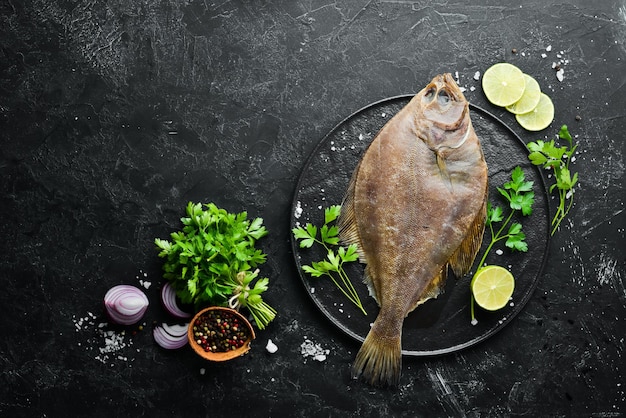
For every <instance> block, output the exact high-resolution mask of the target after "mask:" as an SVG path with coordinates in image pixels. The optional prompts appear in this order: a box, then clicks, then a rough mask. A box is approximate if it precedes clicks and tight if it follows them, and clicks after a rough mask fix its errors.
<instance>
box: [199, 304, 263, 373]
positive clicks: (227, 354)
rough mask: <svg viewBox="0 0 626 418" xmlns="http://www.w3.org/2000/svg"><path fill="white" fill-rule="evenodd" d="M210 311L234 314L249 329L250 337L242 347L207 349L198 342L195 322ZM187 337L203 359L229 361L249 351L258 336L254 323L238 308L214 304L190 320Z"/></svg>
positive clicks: (240, 323) (226, 314)
mask: <svg viewBox="0 0 626 418" xmlns="http://www.w3.org/2000/svg"><path fill="white" fill-rule="evenodd" d="M210 311H220V312H223V313H224V315H225V316H234V317H235V318H237V320H238V321H239V325H240V326H244V327H245V328H246V329H247V334H248V335H247V337H248V338H247V339H246V340H245V341H244V343H243V345H242V346H241V347H238V348H236V349H231V350H228V351H205V349H204V348H203V347H202V346H201V345H200V344H198V342H197V341H196V336H195V335H194V329H193V327H194V324H196V322H197V321H198V319H199V318H200V317H202V316H203V315H205V314H207V313H208V312H210ZM187 337H188V338H189V345H190V346H191V348H193V351H195V352H196V353H197V354H198V355H199V356H200V357H202V358H203V359H205V360H210V361H227V360H231V359H234V358H236V357H239V356H243V355H244V354H246V353H247V352H248V351H250V343H251V342H252V340H254V339H255V338H256V335H255V334H254V329H253V328H252V324H251V323H250V321H248V320H247V319H246V317H244V316H243V315H242V314H240V313H239V312H237V311H236V310H234V309H230V308H224V307H221V306H212V307H209V308H205V309H203V310H201V311H200V312H198V313H197V314H196V315H195V316H194V317H193V319H192V320H191V322H189V329H188V330H187Z"/></svg>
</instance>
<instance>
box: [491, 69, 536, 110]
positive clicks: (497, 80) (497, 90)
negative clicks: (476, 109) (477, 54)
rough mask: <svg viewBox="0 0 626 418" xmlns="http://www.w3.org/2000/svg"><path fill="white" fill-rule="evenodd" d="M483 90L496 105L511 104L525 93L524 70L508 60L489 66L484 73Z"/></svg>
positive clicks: (504, 105)
mask: <svg viewBox="0 0 626 418" xmlns="http://www.w3.org/2000/svg"><path fill="white" fill-rule="evenodd" d="M482 84H483V91H484V92H485V96H487V100H489V101H490V102H491V103H493V104H494V105H496V106H502V107H506V106H510V105H512V104H513V103H515V102H517V101H518V100H519V99H520V98H521V97H522V95H523V94H524V89H525V87H526V80H525V79H524V73H523V72H522V70H520V69H519V68H517V67H516V66H514V65H513V64H509V63H506V62H500V63H497V64H494V65H492V66H491V67H489V68H487V70H486V71H485V73H484V74H483V81H482Z"/></svg>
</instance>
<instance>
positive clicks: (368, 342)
mask: <svg viewBox="0 0 626 418" xmlns="http://www.w3.org/2000/svg"><path fill="white" fill-rule="evenodd" d="M375 325H376V324H374V327H372V329H371V330H370V332H369V333H368V334H367V336H366V337H365V341H364V342H363V345H362V346H361V349H360V350H359V352H358V353H357V355H356V359H355V360H354V364H353V365H352V378H353V379H358V378H359V377H362V378H363V380H365V381H366V382H368V383H369V384H371V385H372V386H397V385H398V384H399V383H400V373H401V370H402V346H401V341H400V340H401V337H400V335H397V336H387V335H381V334H380V333H378V332H377V330H376V326H375Z"/></svg>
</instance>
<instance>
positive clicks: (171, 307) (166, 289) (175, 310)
mask: <svg viewBox="0 0 626 418" xmlns="http://www.w3.org/2000/svg"><path fill="white" fill-rule="evenodd" d="M161 302H163V306H165V309H167V311H168V312H169V313H170V314H171V315H173V316H175V317H177V318H183V319H184V318H191V317H192V316H193V315H192V314H191V313H189V312H185V311H183V310H182V309H180V307H179V306H178V303H177V302H176V291H175V290H174V287H173V286H172V285H171V284H170V283H169V282H165V284H164V285H163V287H162V288H161Z"/></svg>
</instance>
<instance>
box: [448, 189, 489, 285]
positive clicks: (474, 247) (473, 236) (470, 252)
mask: <svg viewBox="0 0 626 418" xmlns="http://www.w3.org/2000/svg"><path fill="white" fill-rule="evenodd" d="M486 216H487V196H486V195H485V200H484V203H483V207H482V209H481V210H480V211H478V214H477V215H476V218H475V219H474V222H472V225H471V226H470V228H469V229H468V231H467V235H465V238H464V239H463V242H461V245H460V246H459V248H457V250H456V251H455V252H454V254H452V257H451V258H450V260H449V261H448V264H449V265H450V267H452V271H453V272H454V275H455V276H456V277H457V278H459V277H462V276H464V275H465V274H467V272H468V271H470V269H471V268H472V264H474V259H475V258H476V254H477V253H478V250H480V246H481V244H482V242H483V235H484V232H485V219H486Z"/></svg>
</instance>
